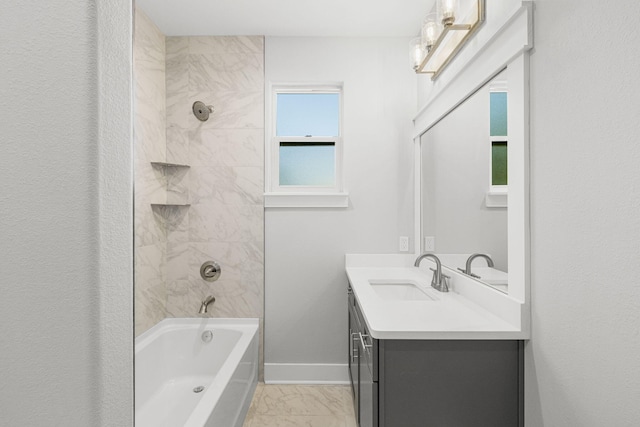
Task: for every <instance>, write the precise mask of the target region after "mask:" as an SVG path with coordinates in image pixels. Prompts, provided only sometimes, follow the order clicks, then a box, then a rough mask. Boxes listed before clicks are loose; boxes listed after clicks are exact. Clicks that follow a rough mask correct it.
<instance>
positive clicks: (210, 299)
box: [198, 295, 216, 314]
mask: <svg viewBox="0 0 640 427" xmlns="http://www.w3.org/2000/svg"><path fill="white" fill-rule="evenodd" d="M214 302H216V297H214V296H213V295H209V296H208V297H206V298H205V299H204V300H202V305H201V306H200V311H199V312H198V313H199V314H206V313H207V307H208V306H209V304H213V303H214Z"/></svg>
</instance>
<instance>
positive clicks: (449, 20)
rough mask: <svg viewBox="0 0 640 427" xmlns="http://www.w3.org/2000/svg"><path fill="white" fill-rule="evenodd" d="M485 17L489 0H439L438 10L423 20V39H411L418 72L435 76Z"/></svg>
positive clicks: (413, 58)
mask: <svg viewBox="0 0 640 427" xmlns="http://www.w3.org/2000/svg"><path fill="white" fill-rule="evenodd" d="M484 20H485V0H438V1H437V4H436V12H435V13H430V14H429V15H427V17H426V18H425V20H424V22H423V25H422V29H421V37H420V38H419V39H417V40H419V41H418V42H416V39H414V40H412V42H411V61H412V65H413V69H414V70H415V72H416V73H418V74H431V80H435V79H436V78H437V77H438V75H440V73H441V72H442V70H444V69H445V67H446V66H447V65H448V64H449V62H451V60H452V59H453V58H454V57H455V56H456V54H457V53H458V52H459V51H460V49H462V47H463V46H464V44H465V43H466V42H467V40H469V38H470V37H471V36H472V35H473V34H474V33H475V32H476V31H477V30H478V29H479V28H480V25H481V24H482V23H483V22H484Z"/></svg>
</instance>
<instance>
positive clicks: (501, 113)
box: [489, 91, 507, 191]
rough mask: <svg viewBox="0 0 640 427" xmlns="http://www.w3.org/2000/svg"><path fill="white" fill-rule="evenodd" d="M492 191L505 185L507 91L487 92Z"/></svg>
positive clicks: (498, 189)
mask: <svg viewBox="0 0 640 427" xmlns="http://www.w3.org/2000/svg"><path fill="white" fill-rule="evenodd" d="M489 116H490V118H489V121H490V122H489V123H490V124H489V129H490V132H489V134H490V139H491V187H492V191H506V185H507V92H498V91H492V92H489Z"/></svg>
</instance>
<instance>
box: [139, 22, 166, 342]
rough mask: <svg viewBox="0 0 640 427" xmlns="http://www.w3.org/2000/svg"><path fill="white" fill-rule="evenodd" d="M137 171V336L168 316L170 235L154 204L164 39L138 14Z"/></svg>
mask: <svg viewBox="0 0 640 427" xmlns="http://www.w3.org/2000/svg"><path fill="white" fill-rule="evenodd" d="M134 36H135V38H134V52H133V59H134V73H135V89H134V90H135V91H134V99H135V101H134V102H135V110H134V111H135V116H134V122H135V123H134V147H135V148H134V150H135V153H134V170H135V201H134V206H135V217H134V221H135V235H134V246H135V252H134V259H135V276H136V277H135V297H134V301H135V303H134V305H135V334H136V336H137V335H139V334H141V333H142V332H144V331H146V330H147V329H149V328H150V327H151V326H153V325H155V324H156V323H157V322H159V321H160V320H162V319H163V318H164V317H165V314H166V299H167V293H166V269H165V266H166V258H167V232H166V229H165V227H164V224H163V220H162V218H161V217H160V216H159V215H158V212H154V210H152V208H151V203H164V202H166V199H167V192H166V179H165V175H164V171H162V170H160V169H158V168H156V167H153V166H151V162H152V161H156V162H157V161H160V162H161V161H165V159H166V143H165V134H166V133H165V127H166V121H165V117H166V107H165V100H166V96H165V37H164V34H162V33H161V32H160V30H159V29H158V28H157V27H156V26H155V24H154V23H153V22H152V21H151V20H150V19H149V18H148V17H147V16H146V15H145V14H144V13H142V12H141V11H140V10H136V14H135V35H134Z"/></svg>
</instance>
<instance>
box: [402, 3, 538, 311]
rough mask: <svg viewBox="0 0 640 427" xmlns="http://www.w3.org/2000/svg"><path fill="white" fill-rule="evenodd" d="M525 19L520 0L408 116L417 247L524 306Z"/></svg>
mask: <svg viewBox="0 0 640 427" xmlns="http://www.w3.org/2000/svg"><path fill="white" fill-rule="evenodd" d="M531 19H532V14H531V4H530V3H529V2H523V3H522V5H521V6H520V7H519V8H518V10H516V11H515V12H514V13H513V15H510V17H508V18H507V19H506V20H505V21H504V23H503V24H501V25H496V26H495V28H491V30H492V31H495V32H494V33H491V32H490V31H489V28H487V36H486V38H484V39H483V40H478V49H477V50H476V51H469V52H468V55H467V56H466V57H464V55H463V58H462V59H460V60H459V61H457V62H456V64H454V66H453V67H452V69H451V70H449V71H448V72H447V73H444V74H443V75H442V76H440V78H439V79H438V81H437V82H436V83H434V84H432V85H431V86H429V87H427V91H428V93H427V95H426V97H425V99H424V105H423V107H422V109H421V110H420V111H419V112H418V114H417V115H416V117H415V119H414V143H415V159H416V163H415V168H416V170H418V171H420V173H418V174H416V182H415V186H416V192H415V194H416V230H417V231H416V235H415V240H416V253H421V252H434V253H435V254H436V255H438V256H439V257H440V258H441V260H442V262H443V265H444V266H445V267H446V270H447V271H448V273H447V274H449V273H452V274H455V275H456V277H459V278H468V279H470V283H477V284H478V285H479V286H482V287H483V288H485V287H492V288H493V289H497V290H499V291H500V292H498V293H497V295H500V294H502V295H505V294H507V295H508V296H509V297H510V298H511V299H513V300H515V301H519V302H520V303H521V304H524V306H528V303H529V301H528V294H529V50H530V49H531V48H532V46H533V39H532V34H531V31H530V29H531V28H532V26H531ZM491 34H492V35H491ZM482 37H483V36H482V34H480V35H479V36H478V39H481V38H482ZM492 104H493V105H492ZM505 105H506V108H505ZM492 109H493V111H492ZM492 115H495V117H494V118H493V119H494V120H492ZM505 124H506V126H504V125H505ZM492 127H493V129H492ZM505 128H506V129H505ZM505 152H506V157H505ZM505 158H506V162H505ZM505 167H506V169H505ZM505 172H506V173H505ZM478 253H479V254H484V255H487V257H486V258H485V257H482V256H478V257H476V258H475V259H474V260H473V262H472V263H471V273H473V274H474V275H476V276H480V277H472V276H470V275H467V274H466V264H467V260H468V259H469V256H470V255H473V254H478ZM488 259H490V260H491V262H492V263H493V266H489V265H488ZM459 269H461V270H465V272H462V271H460V270H459ZM454 272H455V273H454ZM454 283H455V282H454ZM465 283H466V282H465ZM483 295H484V293H483ZM522 313H524V312H522Z"/></svg>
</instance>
